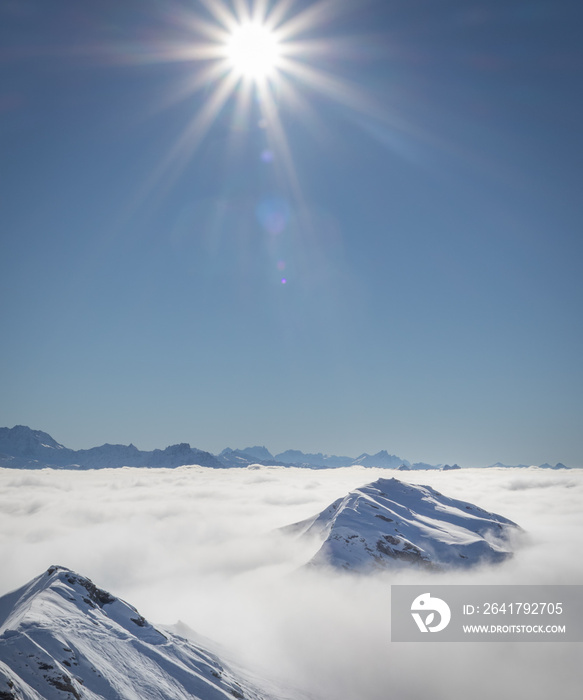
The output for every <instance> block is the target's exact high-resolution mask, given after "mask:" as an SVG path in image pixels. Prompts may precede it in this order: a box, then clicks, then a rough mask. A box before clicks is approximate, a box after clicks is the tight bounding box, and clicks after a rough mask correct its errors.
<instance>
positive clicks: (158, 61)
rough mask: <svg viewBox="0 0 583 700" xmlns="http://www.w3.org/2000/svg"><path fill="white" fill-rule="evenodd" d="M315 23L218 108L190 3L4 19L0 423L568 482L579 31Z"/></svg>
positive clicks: (32, 5) (510, 13)
mask: <svg viewBox="0 0 583 700" xmlns="http://www.w3.org/2000/svg"><path fill="white" fill-rule="evenodd" d="M269 5H270V6H271V4H269ZM313 5H314V3H312V2H310V1H308V0H297V1H296V2H295V3H292V5H291V9H290V11H289V14H288V16H286V17H285V18H284V19H285V21H288V20H290V19H291V20H292V21H291V22H290V23H289V25H288V32H289V33H290V37H288V38H289V41H292V40H293V41H296V42H302V43H301V45H300V46H299V48H298V46H297V45H296V53H294V52H293V51H292V50H291V49H290V50H289V51H288V54H289V56H288V59H287V60H288V62H289V61H292V62H293V61H296V65H295V68H294V66H293V65H292V66H291V67H290V66H287V67H286V66H285V63H284V64H282V65H281V74H280V76H279V77H278V75H277V73H276V74H275V75H274V76H273V82H272V88H273V90H272V92H271V93H269V94H267V93H262V92H261V90H255V91H253V90H252V91H251V93H250V94H249V95H250V96H249V99H248V101H247V102H245V98H244V90H243V87H242V83H241V84H240V85H239V84H236V83H235V82H233V81H231V83H232V85H231V87H233V86H234V85H237V87H234V88H233V91H232V93H230V96H229V97H228V98H225V99H224V101H223V102H222V103H221V104H219V105H218V108H217V109H215V108H214V107H213V105H214V106H215V107H216V106H217V104H218V102H217V100H218V96H220V95H219V87H218V86H219V85H220V84H224V85H225V86H228V85H229V84H230V83H229V80H230V78H229V77H228V74H227V73H225V74H222V73H220V72H218V73H217V72H215V74H212V75H211V73H212V71H211V72H209V73H208V74H207V76H206V78H205V79H204V80H203V79H199V78H200V75H201V71H203V70H206V69H207V68H209V69H211V68H212V66H211V63H212V61H211V59H208V57H207V58H204V59H200V53H201V51H202V48H201V47H202V46H203V44H204V41H207V39H208V38H205V37H204V36H203V33H202V30H200V27H201V26H202V25H200V23H199V19H198V18H201V17H202V18H204V19H205V20H206V21H207V23H208V22H210V23H213V22H215V23H216V21H215V19H214V18H213V17H212V16H211V15H210V14H209V13H208V10H206V9H205V4H204V3H202V2H186V1H185V0H174V1H173V2H169V3H163V4H160V3H158V2H155V1H154V0H140V1H138V0H127V2H124V3H119V2H115V1H114V0H104V1H103V2H100V3H98V4H95V3H93V4H86V5H84V6H83V7H81V6H79V3H77V2H75V1H74V0H55V2H51V3H46V2H42V1H41V0H26V1H25V2H20V3H4V4H3V5H2V6H1V7H0V43H1V45H2V46H3V50H2V53H1V54H0V77H1V80H0V84H1V85H2V88H1V90H0V124H1V126H2V129H1V131H0V148H1V149H2V153H3V156H2V158H3V178H2V190H3V194H2V206H1V207H0V230H1V231H2V240H1V242H0V280H1V285H2V286H1V290H2V291H1V301H0V327H1V328H2V343H0V366H1V367H2V369H1V373H2V374H1V376H0V386H1V391H2V401H1V402H0V425H6V426H13V425H16V424H23V425H28V426H30V427H31V428H35V429H40V430H43V431H46V432H48V433H49V434H51V435H52V436H53V437H54V438H55V439H56V440H58V441H59V442H61V443H63V444H65V445H67V446H68V447H72V448H77V449H78V448H88V447H92V446H95V445H100V444H103V443H105V442H110V443H122V444H128V443H130V442H132V443H134V444H135V445H137V446H138V447H139V448H140V449H144V450H147V449H153V448H156V447H164V446H166V445H169V444H173V443H177V442H185V441H186V442H190V444H191V445H193V446H196V447H198V448H200V449H203V450H207V451H210V452H213V453H216V452H219V451H220V450H222V449H223V448H224V447H227V446H230V447H233V448H235V447H245V446H247V445H254V444H259V445H263V444H265V445H266V446H267V447H268V448H269V449H270V451H272V452H273V453H277V452H281V451H283V450H286V449H289V448H296V449H300V450H302V451H304V452H320V451H321V452H325V453H329V454H348V455H355V456H357V455H358V454H360V452H362V450H366V451H368V452H369V453H375V452H378V451H380V450H382V449H386V450H388V451H389V452H391V453H394V454H398V455H400V456H403V457H404V458H406V459H408V460H410V461H425V462H430V463H445V462H448V463H453V462H458V463H459V464H466V465H486V464H491V463H494V462H496V461H501V462H504V463H507V464H517V463H529V464H541V463H543V462H552V463H553V464H554V463H555V462H558V461H560V462H562V463H564V464H567V465H569V466H582V465H583V447H582V443H581V440H580V435H581V424H582V418H583V366H582V363H581V357H583V329H582V314H581V308H582V301H583V278H582V276H581V273H580V261H581V254H582V252H583V250H582V248H583V238H582V236H581V221H582V219H583V217H582V213H583V212H582V206H583V204H582V200H581V196H580V190H581V188H580V183H581V181H582V175H583V173H582V163H583V158H582V155H583V136H582V133H581V128H580V125H581V123H583V94H582V92H581V90H580V85H581V79H582V77H583V75H582V73H583V48H582V46H581V42H580V35H581V29H582V28H583V8H582V7H581V6H580V4H577V3H562V4H561V5H557V4H556V3H552V2H550V0H541V1H540V2H530V1H526V0H508V2H504V3H496V4H492V3H490V2H485V1H482V0H476V2H472V3H471V4H468V3H467V2H465V1H462V0H452V1H451V2H447V3H439V4H436V3H434V2H431V1H430V0H419V2H416V3H413V4H412V3H387V2H385V1H384V0H369V1H367V2H363V3H344V2H341V0H338V2H333V3H329V4H327V5H326V8H327V9H326V11H325V12H324V11H323V10H322V11H321V12H320V13H318V12H316V11H310V8H312V9H313V7H312V6H313ZM226 6H229V7H230V5H229V3H226ZM304 10H308V13H307V14H302V12H303V11H304ZM296 15H297V16H298V17H301V18H303V19H302V20H301V21H299V20H298V21H295V22H294V21H293V18H294V17H295V16H296ZM282 22H284V20H282ZM282 26H283V25H282ZM292 30H293V31H292ZM294 32H295V36H294ZM197 52H198V53H197ZM193 56H194V58H195V59H196V60H194V59H193ZM199 59H200V60H199ZM294 70H295V72H294ZM285 71H288V72H285ZM282 76H283V78H284V79H282ZM197 81H198V82H197ZM220 81H224V82H223V83H221V82H220ZM195 88H196V89H195ZM221 99H222V98H221ZM211 108H212V109H211ZM205 110H207V112H208V111H209V110H210V113H212V119H209V120H208V123H207V124H205V128H206V131H204V133H203V130H202V127H201V126H200V125H201V124H202V123H203V122H204V119H202V117H200V115H201V114H202V115H203V116H204V114H205ZM213 110H214V111H213ZM197 119H198V121H197ZM201 119H202V121H201ZM195 137H196V138H195Z"/></svg>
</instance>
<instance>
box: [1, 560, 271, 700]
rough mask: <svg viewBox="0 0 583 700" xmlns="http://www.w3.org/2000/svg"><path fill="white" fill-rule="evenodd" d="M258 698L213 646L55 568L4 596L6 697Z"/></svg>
mask: <svg viewBox="0 0 583 700" xmlns="http://www.w3.org/2000/svg"><path fill="white" fill-rule="evenodd" d="M233 697H236V698H248V699H250V700H260V699H261V698H262V697H264V696H263V695H260V694H259V692H257V691H256V690H255V688H254V687H253V686H252V685H250V684H249V682H248V681H245V680H242V679H240V678H236V677H235V675H234V674H233V673H232V672H231V671H229V670H227V669H226V668H225V667H224V666H223V664H221V663H220V661H219V659H218V658H217V657H216V656H215V655H214V654H213V653H212V652H210V651H207V650H206V649H203V648H202V647H200V646H198V645H195V644H193V643H192V642H190V641H188V640H187V639H185V638H183V637H181V636H178V635H176V634H174V633H172V632H170V631H165V632H164V633H163V632H161V631H160V630H159V629H157V628H156V627H154V626H153V625H151V624H150V623H149V622H148V621H147V620H146V619H145V618H144V617H142V616H141V615H140V614H139V613H138V611H137V610H136V609H135V608H134V607H133V606H131V605H129V604H128V603H126V602H125V601H123V600H121V599H120V598H116V597H115V596H113V595H112V594H111V593H108V592H107V591H105V590H103V589H101V588H99V587H98V586H96V585H95V584H94V583H93V582H92V581H91V580H90V579H88V578H86V577H84V576H81V575H79V574H77V573H75V572H74V571H71V570H70V569H67V568H65V567H62V566H51V567H50V568H49V569H48V570H47V571H46V572H44V573H43V574H41V575H40V576H38V577H37V578H35V579H33V580H32V581H31V582H30V583H28V584H27V585H25V586H23V587H22V588H20V589H18V590H16V591H13V592H12V593H9V594H7V595H5V596H3V597H2V598H0V698H1V699H2V700H16V699H18V700H40V699H41V698H44V699H45V700H57V699H58V700H71V698H74V699H75V700H81V699H87V700H122V699H123V700H178V699H180V700H184V699H185V698H192V699H197V698H198V699H199V700H225V699H226V698H233Z"/></svg>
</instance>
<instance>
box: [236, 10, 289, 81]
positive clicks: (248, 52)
mask: <svg viewBox="0 0 583 700" xmlns="http://www.w3.org/2000/svg"><path fill="white" fill-rule="evenodd" d="M226 48H227V58H228V60H229V62H230V64H231V66H232V68H233V70H234V71H235V72H236V73H238V74H239V75H241V76H243V77H245V78H250V79H252V80H261V79H263V78H268V77H270V76H271V75H273V72H274V71H275V69H276V68H277V64H278V61H279V58H280V51H279V44H278V41H277V38H276V36H275V34H274V33H273V32H272V31H270V30H269V29H268V28H267V27H265V26H263V25H261V24H257V23H253V22H249V23H247V24H241V25H239V26H238V27H236V28H235V29H234V30H233V32H232V34H231V36H230V38H229V41H228V42H227V46H226Z"/></svg>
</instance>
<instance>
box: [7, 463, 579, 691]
mask: <svg viewBox="0 0 583 700" xmlns="http://www.w3.org/2000/svg"><path fill="white" fill-rule="evenodd" d="M392 475H393V473H392V472H387V471H385V470H380V469H365V468H363V467H350V468H346V469H335V470H308V469H295V468H282V467H261V468H249V469H230V470H213V469H206V468H202V467H181V468H179V469H130V468H124V469H105V470H100V471H81V472H73V471H59V470H51V469H45V470H41V471H18V470H9V469H0V562H1V567H0V595H3V594H4V593H7V592H8V591H10V590H12V589H15V588H17V587H19V586H21V585H23V584H24V583H26V582H27V581H28V580H30V579H31V578H33V577H35V576H37V575H39V574H40V573H42V572H43V571H44V570H45V569H47V568H48V567H49V566H50V565H51V564H61V565H63V566H67V567H69V568H71V569H74V570H76V571H77V572H79V573H81V574H83V575H85V576H88V577H89V578H91V579H93V581H94V582H95V583H96V584H97V585H98V586H101V587H103V588H105V589H107V590H109V591H111V592H112V593H114V594H115V595H118V596H119V597H121V598H123V599H125V600H127V601H128V602H130V603H131V604H133V605H135V606H136V607H137V608H138V609H139V611H140V612H141V613H142V614H143V615H144V616H145V617H147V618H148V619H149V620H150V621H152V622H154V623H166V624H172V623H175V622H177V621H178V620H180V621H182V622H183V623H185V624H186V625H188V626H189V627H191V628H193V629H194V630H196V632H197V633H199V634H201V635H204V636H205V637H209V638H211V639H212V640H215V641H216V642H218V643H219V644H220V645H222V648H223V649H224V652H225V654H227V656H230V658H232V659H235V660H236V661H237V662H238V663H240V664H242V665H243V666H245V667H250V668H253V669H254V670H255V671H256V672H257V674H258V675H259V676H261V677H264V678H266V679H271V680H275V681H276V682H277V683H278V684H279V686H280V687H283V688H285V692H286V694H287V695H289V696H290V697H298V698H299V697H302V698H304V697H309V698H312V699H313V700H332V699H333V698H334V699H336V698H347V699H350V700H377V699H378V700H390V699H393V698H394V699H395V700H409V699H410V700H425V699H428V698H431V700H441V699H442V698H443V699H444V700H446V699H447V700H458V699H459V700H461V699H462V698H464V699H465V698H467V697H472V698H473V699H474V700H481V699H482V698H483V699H484V700H485V699H486V698H492V697H497V698H516V697H519V698H529V700H538V699H539V698H540V699H541V700H543V698H544V699H545V700H547V699H548V698H549V697H559V698H561V699H562V700H568V699H570V698H579V697H580V690H581V668H582V663H581V662H582V659H583V656H582V652H583V644H560V643H540V642H537V643H508V644H500V643H491V644H477V643H473V644H459V643H458V644H443V643H442V644H440V643H435V644H421V645H416V644H397V643H391V641H390V584H391V583H424V582H427V581H432V582H435V583H474V584H485V583H488V584H509V583H517V584H534V583H540V584H543V583H544V584H555V583H556V584H583V558H582V557H581V552H582V551H583V547H582V545H583V541H582V540H583V508H582V507H581V506H582V504H583V470H572V471H556V472H555V471H547V470H540V469H487V470H480V469H467V470H460V471H450V472H437V471H436V472H406V473H402V472H401V473H398V477H399V478H400V479H401V480H403V481H409V482H411V483H421V484H428V485H430V486H433V487H434V488H436V489H437V490H439V491H441V492H442V493H444V494H445V495H447V496H450V497H453V498H460V499H463V500H466V501H470V502H472V503H474V504H476V505H479V506H481V507H483V508H485V509H486V510H489V511H493V512H495V513H499V514H501V515H504V516H506V517H509V518H511V519H512V520H514V521H515V522H516V523H518V524H519V525H520V526H521V527H522V528H524V530H525V532H526V534H525V536H524V537H523V538H522V539H521V541H520V543H518V544H517V550H516V554H515V556H514V558H513V559H512V560H510V561H508V562H506V563H504V564H502V565H499V566H496V567H490V568H482V569H477V570H473V571H471V572H464V573H461V574H460V573H457V574H455V575H453V574H431V573H428V572H420V571H414V572H408V573H403V572H401V573H399V574H395V573H391V572H384V573H379V574H377V575H372V576H354V575H346V574H335V573H332V572H324V571H310V570H304V569H302V565H303V564H304V563H305V562H306V561H308V560H309V559H310V557H311V556H313V554H314V553H315V551H316V550H317V548H318V546H319V545H318V543H316V542H310V541H300V540H298V539H296V538H293V537H289V536H284V535H282V534H281V533H279V532H278V531H277V529H278V528H280V527H282V526H284V525H288V524H290V523H293V522H296V521H299V520H302V519H304V518H307V517H309V516H312V515H315V514H316V513H318V512H319V511H321V510H322V509H323V508H325V507H326V506H327V505H329V504H330V503H331V502H332V501H333V500H335V499H336V498H338V497H340V496H343V495H345V494H346V493H348V492H349V491H350V490H351V489H353V488H355V487H358V486H362V485H364V484H366V483H369V482H371V481H374V480H376V479H377V478H379V477H385V478H386V477H388V476H392Z"/></svg>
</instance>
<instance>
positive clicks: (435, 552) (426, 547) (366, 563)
mask: <svg viewBox="0 0 583 700" xmlns="http://www.w3.org/2000/svg"><path fill="white" fill-rule="evenodd" d="M282 531H283V532H284V533H287V534H291V535H294V534H295V535H298V536H300V537H302V538H307V537H309V538H311V539H313V538H315V539H317V540H319V541H320V542H321V543H322V545H321V547H320V549H319V550H318V552H317V553H316V554H315V556H314V557H313V558H312V559H311V560H310V562H309V565H310V566H330V567H333V568H335V569H344V570H347V571H357V572H368V571H370V570H371V569H379V568H394V567H401V566H403V565H405V566H410V565H415V566H422V567H424V568H431V569H442V568H450V567H453V568H460V567H461V568H467V567H469V566H475V565H476V564H483V563H489V564H492V563H497V562H501V561H503V560H504V559H506V558H507V557H509V556H511V554H512V553H511V550H510V542H511V540H512V536H513V534H515V533H518V532H520V528H519V527H518V525H516V523H513V522H512V521H511V520H508V518H504V517H503V516H501V515H496V514H495V513H489V512H487V511H485V510H484V509H483V508H480V507H478V506H475V505H473V504H472V503H468V502H467V501H459V500H456V499H453V498H448V497H447V496H444V495H443V494H441V493H439V491H436V490H435V489H433V488H431V487H430V486H418V485H414V484H406V483H404V482H402V481H399V480H398V479H394V478H393V479H378V480H377V481H375V482H373V483H371V484H367V485H366V486H362V487H361V488H358V489H355V490H354V491H351V492H350V493H349V494H348V495H347V496H344V497H343V498H339V499H338V500H336V501H334V503H332V504H331V505H330V506H328V508H326V509H325V510H323V511H322V512H321V513H318V514H317V515H315V516H314V517H312V518H308V519H307V520H304V521H302V522H300V523H296V524H295V525H289V526H287V527H284V528H282Z"/></svg>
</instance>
